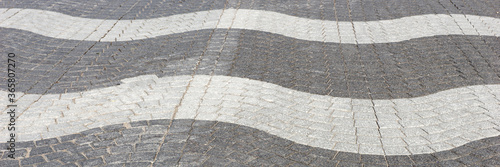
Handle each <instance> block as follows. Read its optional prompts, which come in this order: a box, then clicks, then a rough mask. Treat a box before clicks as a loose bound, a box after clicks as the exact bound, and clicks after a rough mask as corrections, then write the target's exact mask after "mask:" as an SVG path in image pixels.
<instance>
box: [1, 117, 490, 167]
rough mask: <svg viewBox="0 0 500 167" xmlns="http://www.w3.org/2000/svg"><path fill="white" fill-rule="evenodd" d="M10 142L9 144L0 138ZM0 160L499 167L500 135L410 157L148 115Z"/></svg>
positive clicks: (24, 147)
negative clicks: (326, 146)
mask: <svg viewBox="0 0 500 167" xmlns="http://www.w3.org/2000/svg"><path fill="white" fill-rule="evenodd" d="M1 145H2V148H6V143H4V144H1ZM16 148H17V151H16V159H15V160H12V159H10V158H8V157H7V155H8V153H7V152H6V151H4V150H3V149H2V155H3V156H2V158H1V159H0V166H5V167H6V166H20V165H22V166H24V165H36V166H60V165H63V164H64V165H80V166H96V165H103V164H107V165H117V166H121V165H132V166H144V165H151V164H152V165H153V166H157V165H159V166H165V165H196V166H200V165H203V166H206V165H208V166H223V165H224V166H225V165H232V166H234V165H236V166H242V165H243V166H272V165H280V166H287V165H298V166H361V165H365V166H366V165H368V166H466V165H467V166H498V165H500V163H499V162H500V161H499V158H500V136H496V137H491V138H486V139H482V140H478V141H473V142H470V143H468V144H466V145H464V146H461V147H457V148H454V149H452V150H449V151H442V152H437V153H433V154H418V155H404V156H402V155H401V156H383V155H367V154H356V153H346V152H338V151H331V150H326V149H320V148H315V147H310V146H306V145H301V144H297V143H294V142H291V141H288V140H286V139H282V138H279V137H277V136H274V135H271V134H268V133H265V132H262V131H260V130H256V129H253V128H250V127H246V126H241V125H236V124H231V123H224V122H216V121H198V120H196V121H195V120H189V119H187V120H173V121H171V120H168V119H166V120H150V121H139V122H131V123H125V124H116V125H110V126H105V127H102V128H94V129H91V130H87V131H83V132H80V133H77V134H73V135H67V136H61V137H58V138H50V139H44V140H39V141H29V142H21V143H17V147H16Z"/></svg>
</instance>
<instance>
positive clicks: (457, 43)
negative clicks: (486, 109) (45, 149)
mask: <svg viewBox="0 0 500 167" xmlns="http://www.w3.org/2000/svg"><path fill="white" fill-rule="evenodd" d="M1 30H2V31H5V34H8V36H10V38H6V39H5V40H2V42H0V43H1V45H3V46H5V47H4V48H3V50H4V51H6V52H11V51H16V53H17V55H18V58H17V59H18V62H19V63H18V64H19V68H18V72H17V73H18V75H19V76H21V77H19V79H18V80H19V82H20V83H23V84H19V86H18V87H17V88H18V89H17V90H18V91H20V92H21V91H22V92H26V93H64V92H76V91H86V90H92V89H95V88H102V87H108V86H113V85H118V84H120V82H119V80H120V79H124V78H129V77H134V76H139V75H145V74H155V75H157V76H176V75H192V74H198V75H200V74H208V75H210V74H213V75H226V76H235V77H243V78H249V79H254V80H260V81H266V82H270V83H274V84H278V85H280V86H283V87H286V88H291V89H295V90H299V91H303V92H308V93H314V94H320V95H330V96H335V97H352V98H364V99H369V98H371V99H391V98H408V97H417V96H423V95H428V94H432V93H436V92H438V91H442V90H446V89H451V88H457V87H462V86H469V85H478V84H498V83H500V77H499V75H500V74H499V73H500V70H499V69H500V64H499V63H498V62H500V60H499V58H498V56H496V55H498V54H499V53H500V51H499V50H498V48H500V46H499V44H498V37H475V36H436V37H428V38H420V39H412V40H410V41H405V42H398V43H389V44H372V45H338V44H328V43H321V42H310V41H302V40H297V39H293V38H288V37H284V36H280V35H274V34H270V33H264V32H258V31H249V30H229V31H222V30H217V31H215V32H213V33H212V32H211V30H205V31H198V32H187V33H183V34H175V35H168V36H165V37H161V38H155V39H147V40H141V41H132V42H113V43H107V42H97V43H95V42H78V41H71V40H70V41H68V40H59V39H52V38H47V37H42V36H39V35H35V34H31V33H28V32H24V31H18V30H12V29H1ZM219 31H221V32H220V35H216V34H218V33H219ZM224 34H225V35H224ZM210 35H212V38H210ZM221 35H224V36H221ZM186 39H188V40H186ZM219 39H223V42H222V43H221V44H223V46H222V47H220V48H214V49H215V51H210V50H211V48H213V47H211V45H212V44H214V45H215V43H217V40H219ZM159 41H161V42H159ZM207 41H210V42H209V43H207ZM495 41H497V42H496V43H495ZM33 43H37V45H38V46H37V45H33ZM218 43H220V42H218ZM267 43H270V44H271V45H268V44H267ZM44 44H47V45H48V46H44ZM209 44H210V45H209ZM21 48H25V49H21ZM28 48H30V49H33V51H29V49H28ZM205 48H207V49H205ZM37 50H45V51H44V52H40V51H37ZM457 50H458V51H457ZM219 51H221V52H220V53H219ZM5 58H6V57H2V60H4V59H5ZM271 59H272V60H273V61H269V60H271ZM198 62H199V64H198ZM317 64H321V66H318V65H317ZM2 71H4V72H5V69H2ZM5 86H6V85H2V88H3V89H6V88H5ZM49 88H50V89H49Z"/></svg>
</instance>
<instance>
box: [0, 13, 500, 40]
mask: <svg viewBox="0 0 500 167" xmlns="http://www.w3.org/2000/svg"><path fill="white" fill-rule="evenodd" d="M0 12H1V13H4V14H5V15H6V16H7V17H5V18H4V19H2V20H0V21H1V22H0V27H4V28H14V29H21V30H25V31H29V32H33V33H36V34H40V35H43V36H47V37H52V38H59V39H69V40H84V41H99V42H116V41H132V40H141V39H149V38H154V37H158V36H164V35H169V34H176V33H184V32H189V31H197V30H205V29H246V30H255V31H262V32H269V33H273V34H279V35H284V36H287V37H292V38H296V39H301V40H307V41H319V42H334V43H345V44H371V43H390V42H401V41H405V40H410V39H414V38H423V37H430V36H437V35H482V36H496V37H498V36H500V35H499V34H500V30H497V29H495V28H492V27H498V26H499V25H500V19H497V18H492V17H485V16H477V15H462V14H451V15H445V14H439V15H434V14H428V15H417V16H409V17H403V18H398V19H392V20H381V21H370V22H359V21H356V22H355V21H352V22H349V21H343V22H342V21H325V20H312V19H307V18H301V17H294V16H289V15H285V14H281V13H276V12H269V11H262V10H247V9H239V10H237V9H225V10H210V11H200V12H195V13H186V14H179V15H173V16H169V17H161V18H154V19H145V20H102V19H86V18H80V17H72V16H68V15H64V14H61V13H55V12H50V11H44V10H34V9H6V8H2V9H0ZM269 20H273V21H269ZM169 22H173V23H176V24H175V25H168V24H167V25H165V24H162V23H169ZM424 23H425V24H424ZM78 27H86V28H84V29H82V28H78ZM54 29H56V30H64V31H65V33H59V32H56V31H54ZM408 30H409V31H412V32H414V33H407V31H408Z"/></svg>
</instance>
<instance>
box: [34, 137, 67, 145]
mask: <svg viewBox="0 0 500 167" xmlns="http://www.w3.org/2000/svg"><path fill="white" fill-rule="evenodd" d="M65 139H66V138H65ZM66 140H67V139H66ZM35 143H36V146H46V145H52V144H56V143H59V141H58V140H57V139H55V138H52V139H45V140H39V141H36V142H35Z"/></svg>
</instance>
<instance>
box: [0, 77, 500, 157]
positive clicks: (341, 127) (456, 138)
mask: <svg viewBox="0 0 500 167" xmlns="http://www.w3.org/2000/svg"><path fill="white" fill-rule="evenodd" d="M499 90H500V85H484V86H481V85H477V86H469V87H463V88H456V89H451V90H447V91H442V92H438V93H435V94H431V95H427V96H422V97H417V98H408V99H392V100H363V99H352V98H338V97H330V96H322V95H314V94H309V93H304V92H299V91H295V90H291V89H287V88H283V87H280V86H278V85H274V84H270V83H266V82H261V81H256V80H249V79H245V78H236V77H227V76H204V75H195V76H194V77H191V76H176V77H163V78H157V77H156V76H155V75H148V76H140V77H134V78H128V79H125V80H122V83H121V84H120V85H119V86H112V87H108V88H103V89H96V90H92V91H87V92H80V93H65V94H50V95H38V94H18V95H17V96H18V97H19V98H18V99H17V102H16V103H17V105H18V112H17V115H16V116H17V120H16V127H17V128H19V129H20V130H17V133H18V134H19V137H18V140H19V141H27V140H38V139H42V138H52V137H57V136H62V135H68V134H73V133H77V132H79V131H83V130H87V129H91V128H96V127H101V126H104V125H111V124H116V123H125V122H130V121H131V120H132V121H136V120H150V119H197V120H209V121H223V122H229V123H235V124H240V125H245V126H250V127H253V128H257V129H260V130H263V131H265V132H268V133H271V134H274V135H277V136H280V137H283V138H286V139H288V140H292V141H295V142H297V143H301V144H307V145H310V146H314V147H320V148H325V149H333V150H336V151H346V152H353V153H362V154H377V155H408V154H422V153H433V152H437V151H443V150H449V149H452V148H455V147H458V146H461V145H463V144H465V143H467V142H470V141H474V140H479V139H482V138H487V137H492V136H496V135H500V129H499V127H500V122H499V121H498V120H500V110H499V108H500V103H499V101H500V100H499V99H498V97H500V92H499ZM6 94H7V92H4V91H2V92H1V95H2V96H1V97H0V100H1V101H7V99H5V98H4V97H7V95H6ZM6 113H7V111H4V112H2V114H1V115H0V117H1V118H0V119H1V120H8V118H9V115H8V114H6ZM0 132H1V134H2V135H0V137H2V138H5V140H7V138H6V137H8V131H7V129H6V128H5V127H4V128H3V129H2V130H1V131H0ZM0 141H1V140H0Z"/></svg>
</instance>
